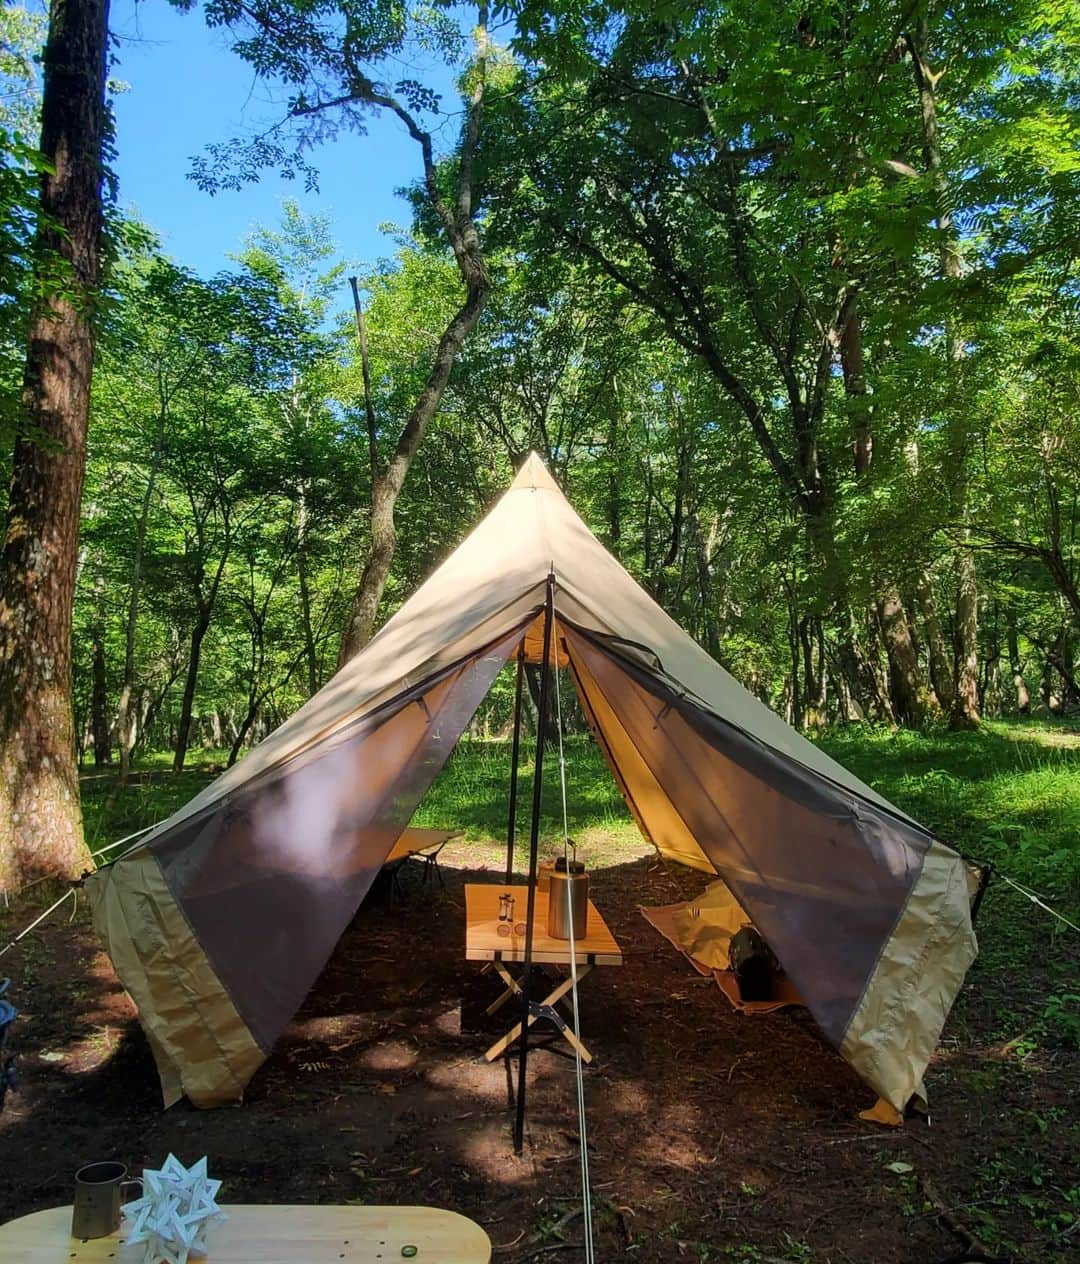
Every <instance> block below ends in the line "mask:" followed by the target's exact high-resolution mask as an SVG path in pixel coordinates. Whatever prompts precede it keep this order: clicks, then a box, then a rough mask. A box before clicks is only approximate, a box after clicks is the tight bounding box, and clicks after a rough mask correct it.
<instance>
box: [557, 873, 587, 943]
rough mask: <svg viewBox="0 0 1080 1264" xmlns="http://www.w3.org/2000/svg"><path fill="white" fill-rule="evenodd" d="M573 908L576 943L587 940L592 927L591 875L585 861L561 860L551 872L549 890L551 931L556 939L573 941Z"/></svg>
mask: <svg viewBox="0 0 1080 1264" xmlns="http://www.w3.org/2000/svg"><path fill="white" fill-rule="evenodd" d="M571 908H572V909H573V913H574V939H575V940H577V939H584V938H585V934H586V932H587V930H588V927H589V875H588V874H587V873H586V872H585V865H584V864H583V863H582V861H580V860H567V859H565V857H563V856H560V857H559V858H558V860H556V861H555V868H554V869H553V870H552V871H551V885H550V887H549V888H548V918H547V929H548V934H549V935H550V936H551V938H552V939H569V938H570V910H571Z"/></svg>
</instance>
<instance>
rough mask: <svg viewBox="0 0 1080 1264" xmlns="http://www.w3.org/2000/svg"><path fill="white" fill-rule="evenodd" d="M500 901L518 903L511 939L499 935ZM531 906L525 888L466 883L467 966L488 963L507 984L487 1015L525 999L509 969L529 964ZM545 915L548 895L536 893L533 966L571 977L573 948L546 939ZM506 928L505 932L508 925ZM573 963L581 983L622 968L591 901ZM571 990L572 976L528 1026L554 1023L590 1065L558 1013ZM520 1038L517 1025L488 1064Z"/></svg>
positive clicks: (541, 1005) (611, 938) (554, 990)
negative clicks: (596, 971) (598, 970)
mask: <svg viewBox="0 0 1080 1264" xmlns="http://www.w3.org/2000/svg"><path fill="white" fill-rule="evenodd" d="M500 895H512V896H513V897H514V916H513V921H512V923H510V934H508V935H500V934H499V925H500V923H499V896H500ZM528 901H529V888H528V887H525V886H503V885H501V884H498V883H483V884H481V883H467V884H466V886H465V957H466V959H467V960H468V961H486V962H488V963H489V964H490V966H491V968H492V969H494V970H495V971H496V972H497V974H498V975H499V978H500V979H502V981H503V983H505V984H506V988H505V990H504V991H503V993H502V995H501V996H499V997H497V998H496V1000H494V1001H493V1002H492V1003H491V1005H489V1006H488V1011H487V1012H488V1013H489V1014H494V1013H495V1012H496V1011H497V1010H499V1009H501V1008H502V1006H503V1005H505V1004H506V1002H507V1001H508V1000H510V998H511V997H514V996H520V995H521V985H520V984H519V983H518V980H517V979H516V978H515V977H514V975H513V974H512V973H511V972H510V970H509V968H508V966H509V965H511V964H513V963H515V962H516V963H523V962H524V960H525V934H524V930H525V920H526V910H527V908H528ZM547 915H548V897H547V892H546V891H541V890H539V889H537V892H536V907H535V912H534V921H533V942H532V960H533V964H534V965H557V966H564V967H566V969H567V971H569V968H570V942H569V940H566V939H553V938H552V937H551V936H550V935H549V934H548V932H547ZM503 925H504V926H506V925H507V923H503ZM574 959H575V961H576V963H577V977H578V979H579V980H580V979H583V978H584V977H585V975H587V974H588V973H589V972H590V971H591V970H592V969H593V967H594V966H621V965H622V960H623V958H622V950H621V949H620V948H619V945H618V943H617V942H616V940H615V936H614V935H613V934H612V933H611V931H610V930H609V929H608V925H607V923H606V922H605V921H604V919H603V918H602V917H601V916H600V912H599V910H598V909H597V907H596V905H595V904H594V903H593V902H592V900H590V901H589V917H588V923H587V925H586V928H585V935H584V937H583V938H581V939H578V940H576V941H575V943H574ZM572 985H573V980H572V976H570V975H569V973H568V974H567V977H566V978H565V979H562V980H561V981H560V982H559V983H558V984H557V985H556V986H555V987H554V988H552V990H551V991H550V992H549V993H548V995H547V996H545V997H544V999H543V1000H542V1001H541V1002H539V1004H537V1005H534V1006H532V1007H531V1013H530V1016H529V1025H530V1026H531V1025H532V1024H533V1023H534V1022H535V1021H536V1020H537V1018H540V1017H543V1018H548V1019H551V1020H552V1021H553V1022H554V1023H555V1025H556V1026H557V1027H558V1029H559V1031H560V1032H561V1033H562V1035H563V1037H564V1038H565V1039H566V1040H567V1041H568V1042H569V1044H570V1045H571V1046H572V1047H573V1048H575V1049H577V1050H578V1051H579V1052H580V1054H581V1057H582V1060H583V1061H585V1062H591V1061H592V1054H591V1053H590V1052H589V1051H588V1049H586V1048H585V1046H584V1045H583V1044H582V1043H581V1041H580V1040H579V1039H578V1037H577V1036H576V1035H575V1034H574V1031H573V1029H572V1028H571V1027H569V1026H568V1025H567V1023H566V1021H565V1019H564V1018H563V1017H562V1015H560V1014H559V1012H558V1010H557V1009H556V1008H555V1007H556V1005H558V1004H560V1003H562V1004H563V1005H565V1004H567V1002H566V994H567V993H568V992H569V991H570V989H571V987H572ZM520 1035H521V1023H520V1021H519V1022H517V1023H515V1024H514V1026H513V1027H511V1028H510V1030H509V1031H508V1032H507V1033H506V1035H505V1036H502V1037H501V1038H500V1039H499V1040H497V1041H496V1042H495V1043H494V1044H493V1045H492V1046H491V1048H490V1049H488V1051H487V1053H485V1055H484V1056H485V1058H487V1060H488V1061H489V1062H493V1061H494V1060H495V1059H496V1058H498V1057H500V1056H501V1055H502V1054H503V1053H504V1052H505V1051H506V1050H507V1049H508V1048H509V1047H510V1045H512V1044H513V1043H514V1041H515V1040H517V1039H518V1037H519V1036H520Z"/></svg>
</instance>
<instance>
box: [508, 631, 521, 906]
mask: <svg viewBox="0 0 1080 1264" xmlns="http://www.w3.org/2000/svg"><path fill="white" fill-rule="evenodd" d="M524 675H525V641H524V639H522V642H521V645H520V646H519V647H518V654H517V682H516V684H515V685H514V746H513V751H512V753H511V756H510V811H509V813H508V816H507V821H506V882H507V885H509V884H510V879H511V878H512V877H513V876H514V835H515V834H516V833H517V792H518V757H519V755H520V754H521V681H522V678H523V677H524Z"/></svg>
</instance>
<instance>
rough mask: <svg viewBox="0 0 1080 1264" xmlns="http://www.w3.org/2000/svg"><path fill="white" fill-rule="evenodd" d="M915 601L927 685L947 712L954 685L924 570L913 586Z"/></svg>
mask: <svg viewBox="0 0 1080 1264" xmlns="http://www.w3.org/2000/svg"><path fill="white" fill-rule="evenodd" d="M915 600H916V601H917V602H918V606H919V613H920V614H921V615H922V625H923V633H924V634H925V636H926V651H927V656H928V658H929V660H930V684H931V685H932V686H933V688H934V693H935V694H936V695H937V700H938V706H940V707H941V709H942V711H943V712H944V713H945V714H946V715H950V714H951V713H952V709H953V704H954V694H955V690H954V686H953V675H952V667H951V666H950V665H949V651H948V647H947V645H946V642H945V634H944V632H943V631H942V628H941V618H940V616H939V615H938V610H937V602H936V601H935V600H934V590H933V587H932V586H931V584H930V578H929V576H928V575H927V574H926V572H925V571H924V572H923V573H922V574H921V575H920V576H919V579H918V582H917V583H916V585H915Z"/></svg>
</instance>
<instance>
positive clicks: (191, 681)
mask: <svg viewBox="0 0 1080 1264" xmlns="http://www.w3.org/2000/svg"><path fill="white" fill-rule="evenodd" d="M209 627H210V612H209V610H207V611H206V612H205V613H203V612H200V614H199V618H198V621H197V622H196V624H195V626H194V628H192V630H191V654H190V656H189V657H188V668H187V676H186V678H185V680H184V697H183V700H182V701H181V703H180V723H179V724H178V725H177V729H176V751H175V753H174V755H173V772H183V769H184V760H185V759H186V758H187V751H188V744H189V742H190V741H191V713H192V709H193V708H194V706H195V686H196V685H197V684H198V681H199V659H200V658H201V657H202V647H203V641H204V640H205V638H206V633H207V631H208V630H209Z"/></svg>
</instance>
